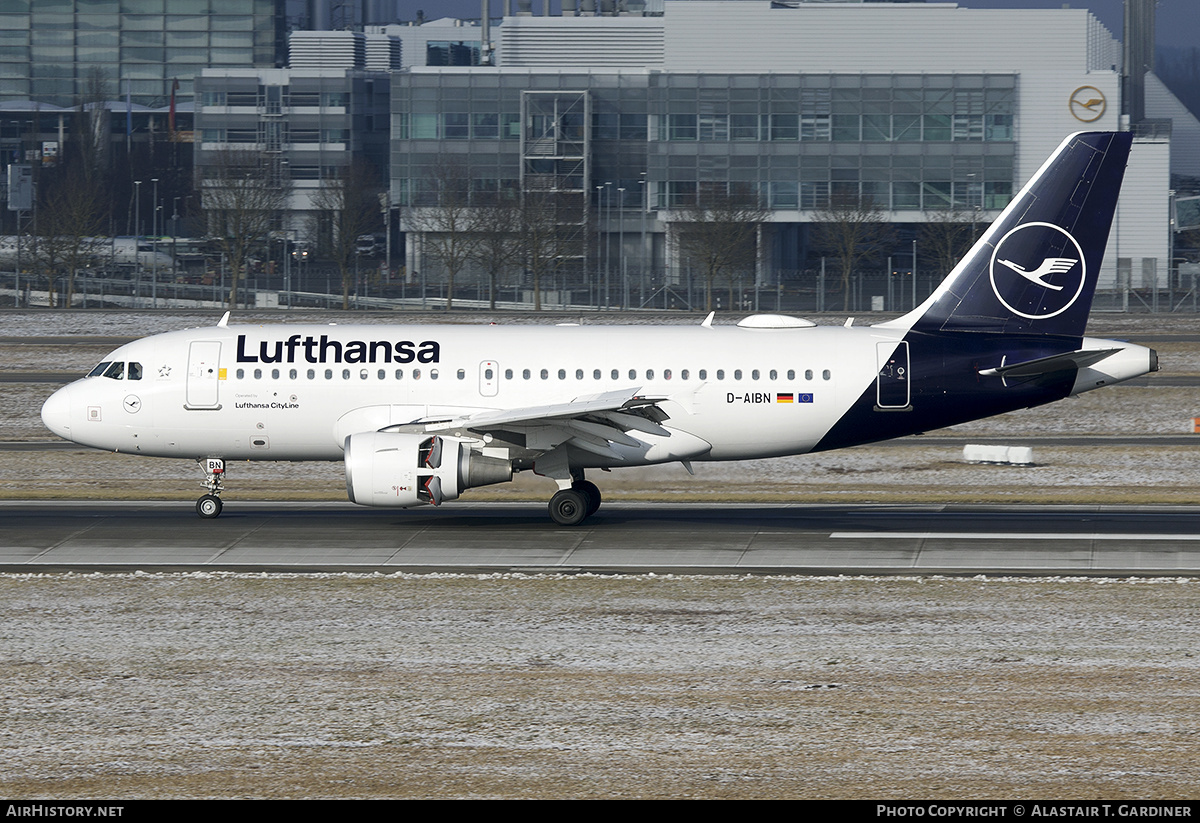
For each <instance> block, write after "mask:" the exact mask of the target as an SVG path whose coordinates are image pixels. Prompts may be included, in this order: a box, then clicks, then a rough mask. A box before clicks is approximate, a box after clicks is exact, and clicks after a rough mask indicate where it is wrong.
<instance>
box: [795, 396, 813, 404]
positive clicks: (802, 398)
mask: <svg viewBox="0 0 1200 823" xmlns="http://www.w3.org/2000/svg"><path fill="white" fill-rule="evenodd" d="M812 401H813V396H812V395H811V394H801V395H798V396H797V397H796V402H797V403H811V402H812Z"/></svg>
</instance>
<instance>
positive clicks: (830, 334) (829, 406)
mask: <svg viewBox="0 0 1200 823" xmlns="http://www.w3.org/2000/svg"><path fill="white" fill-rule="evenodd" d="M1130 143H1131V138H1130V136H1129V135H1128V134H1124V133H1081V134H1076V135H1073V136H1071V137H1069V138H1068V139H1067V140H1065V141H1064V142H1063V143H1062V145H1061V146H1059V148H1058V149H1057V150H1056V151H1055V153H1054V155H1053V156H1052V157H1051V158H1050V159H1049V160H1048V161H1047V162H1046V163H1045V165H1043V166H1042V168H1041V169H1040V170H1039V171H1038V172H1037V173H1036V174H1035V175H1034V177H1033V179H1032V180H1031V181H1030V182H1029V183H1028V184H1027V185H1026V187H1025V188H1024V189H1023V190H1022V191H1021V193H1020V194H1019V195H1018V196H1017V197H1016V198H1015V199H1014V200H1013V201H1012V203H1011V204H1010V205H1009V206H1008V208H1006V209H1005V210H1004V212H1003V214H1001V215H1000V217H999V218H998V219H997V221H996V222H995V223H994V224H993V225H992V226H991V227H990V228H989V229H988V231H987V232H986V233H985V234H984V235H983V237H982V238H981V239H980V241H979V242H978V243H977V244H976V245H975V247H974V248H973V249H972V250H971V251H970V252H969V253H968V255H967V256H966V257H965V258H964V259H963V260H962V261H961V262H960V263H959V264H958V266H956V267H955V268H954V270H953V271H952V272H950V274H949V275H948V276H947V278H946V280H945V281H944V282H943V283H942V284H941V286H940V287H939V288H938V289H937V290H936V291H935V292H934V293H933V294H932V295H931V296H930V297H929V299H928V300H927V301H925V303H924V304H922V305H921V306H919V307H918V308H917V309H915V310H914V311H912V312H910V313H909V314H907V315H905V316H903V317H900V318H898V319H895V320H890V321H888V322H885V323H880V324H878V325H874V326H867V327H854V326H852V325H851V324H850V322H847V324H846V326H844V327H838V326H826V327H816V326H815V325H814V324H812V323H810V322H808V321H805V320H800V319H797V318H791V317H783V316H779V315H756V316H752V317H748V318H746V319H744V320H742V321H741V322H740V323H738V324H737V326H714V325H712V315H709V317H708V319H706V320H705V321H704V322H703V323H701V324H699V325H696V326H689V327H651V328H646V327H620V326H591V327H585V326H573V327H561V326H555V327H527V326H510V327H506V326H478V327H470V326H288V325H279V326H258V325H255V326H242V327H239V326H230V325H228V314H227V315H226V316H225V317H224V318H223V319H222V320H221V322H220V323H218V324H217V325H216V326H215V327H210V328H203V329H192V330H188V331H178V332H170V333H167V334H159V335H155V336H153V337H149V338H146V339H144V340H139V341H136V342H133V343H130V344H128V345H125V346H122V347H120V348H119V349H117V350H116V351H114V352H112V353H111V354H110V355H108V356H107V357H106V358H105V359H104V361H103V362H102V363H100V364H99V365H98V366H97V367H96V368H95V369H94V370H93V371H92V372H91V374H89V375H88V376H87V377H85V378H83V379H82V380H78V381H76V382H74V383H72V384H70V385H69V386H66V387H64V388H62V389H60V390H59V391H58V392H56V393H55V394H54V395H53V396H52V397H50V398H49V399H48V400H47V401H46V403H45V405H44V407H43V408H42V419H43V421H44V422H45V424H46V426H47V427H48V428H49V429H51V430H52V431H54V432H55V433H56V434H59V435H61V436H62V437H65V438H67V439H69V440H73V441H75V442H76V443H81V444H84V445H88V446H94V447H96V448H101V449H109V450H112V451H120V452H126V453H132V454H142V455H148V456H157V457H182V458H191V459H195V460H197V461H198V462H199V463H200V464H201V466H202V468H204V470H205V473H206V481H205V482H206V486H207V488H208V493H207V494H205V495H204V496H203V497H201V498H200V499H199V500H198V501H197V504H196V509H197V512H198V513H199V514H200V516H202V517H216V516H217V515H218V514H219V513H220V511H221V500H220V497H219V495H220V493H221V491H222V488H223V479H224V470H225V465H226V463H225V461H228V460H231V459H237V460H343V461H344V462H345V466H346V488H347V492H348V494H349V497H350V499H351V500H352V501H353V502H355V503H359V504H362V505H366V506H392V507H401V508H403V507H409V506H420V505H440V504H442V503H445V502H446V501H449V500H454V499H455V498H457V497H458V496H459V495H460V494H461V493H462V492H464V491H465V490H467V489H469V488H472V487H475V486H483V485H488V484H492V483H502V482H505V481H508V480H510V479H511V478H512V475H513V473H514V472H520V471H533V472H535V473H537V474H539V475H543V476H545V477H548V478H550V479H552V480H553V481H554V482H555V483H556V484H557V485H558V491H557V493H556V494H554V496H553V497H552V498H551V501H550V515H551V517H552V518H553V519H554V521H555V522H557V523H560V524H563V525H574V524H577V523H579V522H581V521H582V520H583V519H584V518H586V517H587V516H588V515H590V514H591V513H593V512H595V511H596V509H597V508H598V507H599V505H600V491H599V489H598V488H597V487H596V486H595V485H594V484H593V483H591V482H590V481H588V480H586V479H585V477H584V474H585V472H586V471H588V470H590V469H604V470H607V469H615V468H624V467H630V466H645V465H650V464H656V463H667V462H679V463H682V464H683V465H684V466H685V467H687V468H689V469H690V467H691V466H690V464H691V463H692V462H693V461H704V460H744V459H747V458H763V457H774V456H781V455H794V454H803V453H806V452H812V451H822V450H827V449H836V448H841V447H844V446H853V445H857V444H860V443H868V442H872V441H878V440H886V439H889V438H893V437H900V436H902V435H907V434H913V433H917V432H923V431H928V430H931V429H937V428H941V427H943V426H949V425H952V424H955V423H961V422H964V421H967V420H973V419H977V418H980V417H986V416H989V415H994V414H999V413H1001V412H1007V411H1011V410H1013V409H1019V408H1024V407H1028V406H1037V405H1041V404H1043V403H1049V402H1051V401H1054V400H1060V399H1062V398H1064V397H1068V396H1070V395H1075V394H1078V393H1080V392H1085V391H1090V390H1092V389H1096V388H1099V387H1101V386H1107V385H1111V384H1113V383H1117V382H1120V381H1122V380H1127V379H1129V378H1132V377H1137V376H1139V375H1143V374H1146V373H1148V372H1151V371H1155V370H1157V368H1158V363H1157V356H1156V355H1155V353H1154V351H1153V350H1151V349H1147V348H1143V347H1141V346H1136V345H1131V344H1129V343H1122V342H1117V341H1111V340H1096V339H1091V338H1086V337H1083V331H1084V326H1085V324H1086V322H1087V316H1088V310H1089V307H1090V305H1091V301H1092V293H1093V290H1094V289H1095V285H1096V273H1097V270H1098V268H1099V266H1100V260H1101V257H1102V255H1103V253H1104V248H1105V245H1106V243H1107V239H1108V232H1109V226H1110V223H1111V221H1112V216H1113V211H1114V209H1115V206H1116V201H1117V195H1118V193H1119V191H1120V185H1121V179H1122V176H1123V174H1124V170H1125V165H1126V161H1127V158H1128V154H1129V148H1130ZM1068 262H1069V263H1070V265H1067V263H1068Z"/></svg>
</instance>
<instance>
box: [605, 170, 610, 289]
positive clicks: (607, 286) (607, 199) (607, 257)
mask: <svg viewBox="0 0 1200 823" xmlns="http://www.w3.org/2000/svg"><path fill="white" fill-rule="evenodd" d="M604 202H605V204H606V206H607V209H608V213H607V214H606V215H605V218H604V221H605V223H610V222H612V181H608V182H606V183H605V184H604ZM605 239H606V240H607V238H605ZM609 245H610V244H609V243H607V242H606V243H605V244H604V308H606V309H607V308H608V307H609V295H610V294H611V291H610V290H609V289H610V273H609V265H608V264H609V260H610V259H611V258H612V250H611V249H610V248H609Z"/></svg>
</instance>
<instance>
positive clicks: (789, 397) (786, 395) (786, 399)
mask: <svg viewBox="0 0 1200 823" xmlns="http://www.w3.org/2000/svg"><path fill="white" fill-rule="evenodd" d="M775 402H776V403H794V402H795V395H793V394H792V393H791V392H779V393H778V394H776V395H775Z"/></svg>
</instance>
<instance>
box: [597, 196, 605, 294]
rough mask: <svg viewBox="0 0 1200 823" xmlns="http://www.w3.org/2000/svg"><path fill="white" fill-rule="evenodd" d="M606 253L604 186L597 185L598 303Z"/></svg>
mask: <svg viewBox="0 0 1200 823" xmlns="http://www.w3.org/2000/svg"><path fill="white" fill-rule="evenodd" d="M603 254H604V186H596V305H597V306H599V305H600V269H601V268H602V265H603V264H602V262H601V261H602V260H603V257H602V255H603Z"/></svg>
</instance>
